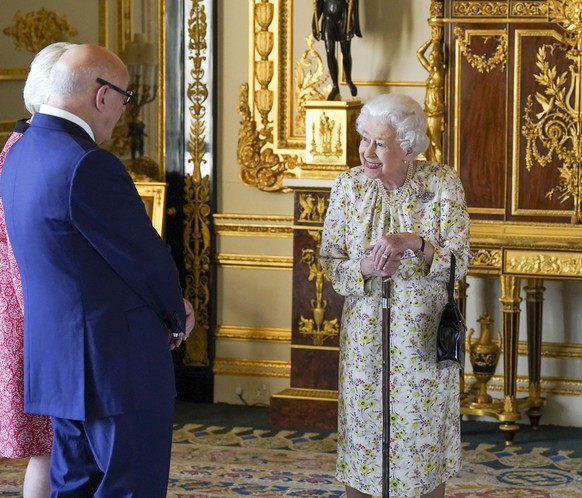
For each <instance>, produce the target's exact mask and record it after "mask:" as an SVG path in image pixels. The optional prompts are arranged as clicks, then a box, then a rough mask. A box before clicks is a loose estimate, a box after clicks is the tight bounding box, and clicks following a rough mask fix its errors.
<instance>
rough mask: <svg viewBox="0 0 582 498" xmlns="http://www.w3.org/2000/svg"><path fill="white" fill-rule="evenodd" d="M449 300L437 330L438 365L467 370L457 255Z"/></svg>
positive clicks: (449, 284) (452, 271) (453, 259)
mask: <svg viewBox="0 0 582 498" xmlns="http://www.w3.org/2000/svg"><path fill="white" fill-rule="evenodd" d="M447 287H448V291H449V300H448V302H447V304H446V305H445V309H444V310H443V313H442V315H441V319H440V321H439V326H438V329H437V340H436V344H437V348H436V349H437V354H436V357H437V363H438V364H439V365H441V366H451V365H453V366H457V367H459V368H460V369H461V370H463V369H464V368H465V333H466V332H467V326H466V325H465V321H464V320H463V315H461V312H460V311H459V309H458V308H457V305H456V303H455V294H454V290H455V255H454V254H452V253H451V276H450V279H449V283H448V285H447Z"/></svg>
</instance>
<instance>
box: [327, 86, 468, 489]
mask: <svg viewBox="0 0 582 498" xmlns="http://www.w3.org/2000/svg"><path fill="white" fill-rule="evenodd" d="M356 127H357V130H358V132H359V133H360V135H361V137H362V139H361V143H360V149H359V152H360V159H361V161H362V165H361V166H359V167H356V168H352V169H350V170H349V171H346V172H344V173H342V174H340V175H339V176H338V177H337V179H336V180H335V183H334V185H333V188H332V191H331V197H330V203H329V208H328V211H327V216H326V219H325V223H324V228H323V237H322V243H321V264H322V266H323V268H324V270H325V272H326V274H327V275H328V277H329V279H330V281H331V282H332V284H333V287H334V289H335V290H336V291H337V292H338V293H339V294H341V295H343V296H345V298H346V299H345V304H344V309H343V315H342V327H341V336H340V366H339V368H340V379H339V421H338V459H337V478H338V480H339V481H340V482H342V483H344V484H345V485H346V492H347V494H346V496H347V497H348V498H354V497H367V496H372V495H381V494H382V489H383V486H382V426H383V424H382V420H383V413H382V341H383V340H385V339H388V338H385V337H382V308H381V301H382V299H381V298H382V280H383V279H384V278H390V281H391V282H390V283H391V296H390V309H391V311H390V328H389V330H390V333H389V340H390V350H389V351H390V361H389V365H390V396H389V399H390V401H389V407H390V413H389V421H390V437H389V442H390V447H389V454H390V458H389V460H390V461H389V467H388V472H389V474H388V475H389V489H390V496H391V497H398V498H403V497H418V496H423V497H427V498H429V497H430V498H436V497H444V493H445V482H446V481H447V479H449V478H450V477H452V476H454V475H455V473H456V472H457V471H458V470H459V468H460V459H461V443H460V417H459V370H458V368H454V367H442V366H440V365H437V363H436V330H437V325H438V321H439V317H440V314H441V311H442V309H443V308H444V305H445V302H446V297H447V291H446V284H447V281H448V279H449V268H450V266H449V265H450V261H451V254H454V255H455V257H456V261H457V271H456V278H457V279H460V278H462V277H463V276H464V275H465V274H466V272H467V267H468V264H469V260H470V252H469V217H468V213H467V208H466V204H465V198H464V192H463V187H462V185H461V182H460V180H459V177H458V176H457V174H456V173H455V171H454V170H453V169H451V168H449V167H447V166H446V165H444V164H439V163H432V162H426V161H421V160H418V159H416V157H417V156H418V154H419V153H421V152H423V151H424V150H425V149H426V147H427V146H428V138H427V136H426V118H425V115H424V113H423V111H422V108H421V107H420V105H419V104H418V103H417V102H416V101H414V100H413V99H411V98H409V97H406V96H403V95H394V94H389V95H380V96H377V97H375V98H374V99H372V100H370V101H369V102H368V103H367V104H366V105H364V107H363V109H362V112H361V114H360V116H359V117H358V119H357V121H356Z"/></svg>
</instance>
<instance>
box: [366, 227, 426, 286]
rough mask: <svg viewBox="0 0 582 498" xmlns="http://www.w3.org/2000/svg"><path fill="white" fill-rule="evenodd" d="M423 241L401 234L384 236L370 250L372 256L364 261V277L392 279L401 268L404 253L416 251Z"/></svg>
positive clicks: (408, 234) (406, 233)
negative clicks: (408, 250)
mask: <svg viewBox="0 0 582 498" xmlns="http://www.w3.org/2000/svg"><path fill="white" fill-rule="evenodd" d="M421 243H422V241H421V239H420V236H419V235H416V234H414V233H408V232H400V233H395V234H392V235H384V236H383V237H382V238H381V239H380V240H378V241H377V242H376V243H375V244H372V245H371V246H370V248H369V250H370V255H369V256H367V257H365V258H364V259H362V261H361V263H360V269H361V271H362V275H364V277H368V276H373V277H391V276H392V275H394V273H396V270H398V267H399V266H400V261H401V260H402V256H403V255H404V251H406V250H407V249H410V250H412V251H416V250H418V249H419V248H420V245H421Z"/></svg>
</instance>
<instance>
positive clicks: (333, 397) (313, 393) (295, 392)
mask: <svg viewBox="0 0 582 498" xmlns="http://www.w3.org/2000/svg"><path fill="white" fill-rule="evenodd" d="M272 397H273V398H283V399H308V400H311V401H332V402H335V403H337V391H332V390H326V389H305V388H297V387H291V388H288V389H284V390H283V391H281V392H280V393H277V394H273V396H272Z"/></svg>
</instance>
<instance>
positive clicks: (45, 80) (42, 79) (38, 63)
mask: <svg viewBox="0 0 582 498" xmlns="http://www.w3.org/2000/svg"><path fill="white" fill-rule="evenodd" d="M74 46H76V43H69V42H57V43H53V44H51V45H48V46H47V47H45V48H43V49H42V50H41V51H40V52H38V53H37V54H36V56H35V57H34V59H33V61H32V63H31V64H30V71H29V72H28V77H27V78H26V83H25V84H24V91H23V96H24V105H25V106H26V108H27V109H28V112H30V114H34V113H35V112H38V111H39V109H40V106H41V105H42V104H45V103H46V102H47V100H48V97H49V94H50V73H51V69H52V68H53V66H54V65H55V63H56V62H57V61H58V60H59V59H60V58H61V55H63V54H64V53H65V52H66V51H67V50H69V49H70V48H71V47H74Z"/></svg>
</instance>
